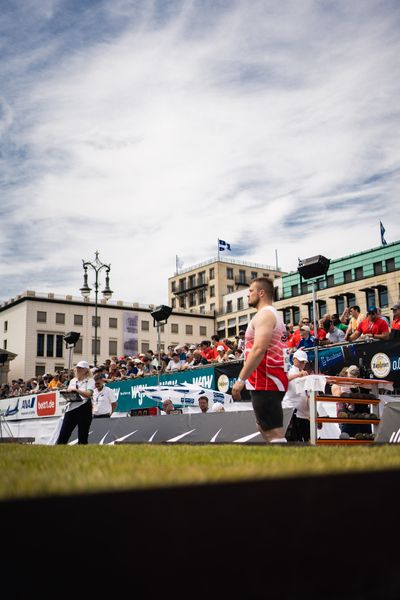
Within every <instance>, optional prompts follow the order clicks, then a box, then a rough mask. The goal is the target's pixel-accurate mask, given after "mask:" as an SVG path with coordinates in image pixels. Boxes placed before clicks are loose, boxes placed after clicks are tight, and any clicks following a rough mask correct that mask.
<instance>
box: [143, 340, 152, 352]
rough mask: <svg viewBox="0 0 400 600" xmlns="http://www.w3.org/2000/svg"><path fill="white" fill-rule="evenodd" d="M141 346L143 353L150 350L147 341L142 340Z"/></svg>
mask: <svg viewBox="0 0 400 600" xmlns="http://www.w3.org/2000/svg"><path fill="white" fill-rule="evenodd" d="M141 348H142V352H144V353H146V352H148V351H149V350H150V344H149V342H142V343H141Z"/></svg>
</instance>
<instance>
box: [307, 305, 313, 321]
mask: <svg viewBox="0 0 400 600" xmlns="http://www.w3.org/2000/svg"><path fill="white" fill-rule="evenodd" d="M308 318H309V319H310V321H311V325H312V324H313V323H314V309H313V305H312V304H311V303H310V304H309V305H308Z"/></svg>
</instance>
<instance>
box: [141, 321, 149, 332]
mask: <svg viewBox="0 0 400 600" xmlns="http://www.w3.org/2000/svg"><path fill="white" fill-rule="evenodd" d="M141 328H142V331H150V321H142V322H141Z"/></svg>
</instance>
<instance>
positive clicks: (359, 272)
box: [354, 267, 364, 281]
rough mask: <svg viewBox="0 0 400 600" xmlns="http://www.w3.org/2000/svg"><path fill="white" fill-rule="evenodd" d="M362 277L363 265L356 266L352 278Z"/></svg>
mask: <svg viewBox="0 0 400 600" xmlns="http://www.w3.org/2000/svg"><path fill="white" fill-rule="evenodd" d="M363 277H364V268H363V267H356V268H355V269H354V279H355V280H356V281H358V280H359V279H362V278H363Z"/></svg>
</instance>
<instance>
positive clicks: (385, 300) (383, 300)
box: [378, 287, 389, 308]
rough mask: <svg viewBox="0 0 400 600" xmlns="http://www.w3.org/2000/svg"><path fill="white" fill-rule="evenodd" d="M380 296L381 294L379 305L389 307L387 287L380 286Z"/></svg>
mask: <svg viewBox="0 0 400 600" xmlns="http://www.w3.org/2000/svg"><path fill="white" fill-rule="evenodd" d="M378 296H379V306H380V307H381V308H387V307H388V306H389V301H388V290H387V287H380V288H379V289H378Z"/></svg>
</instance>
